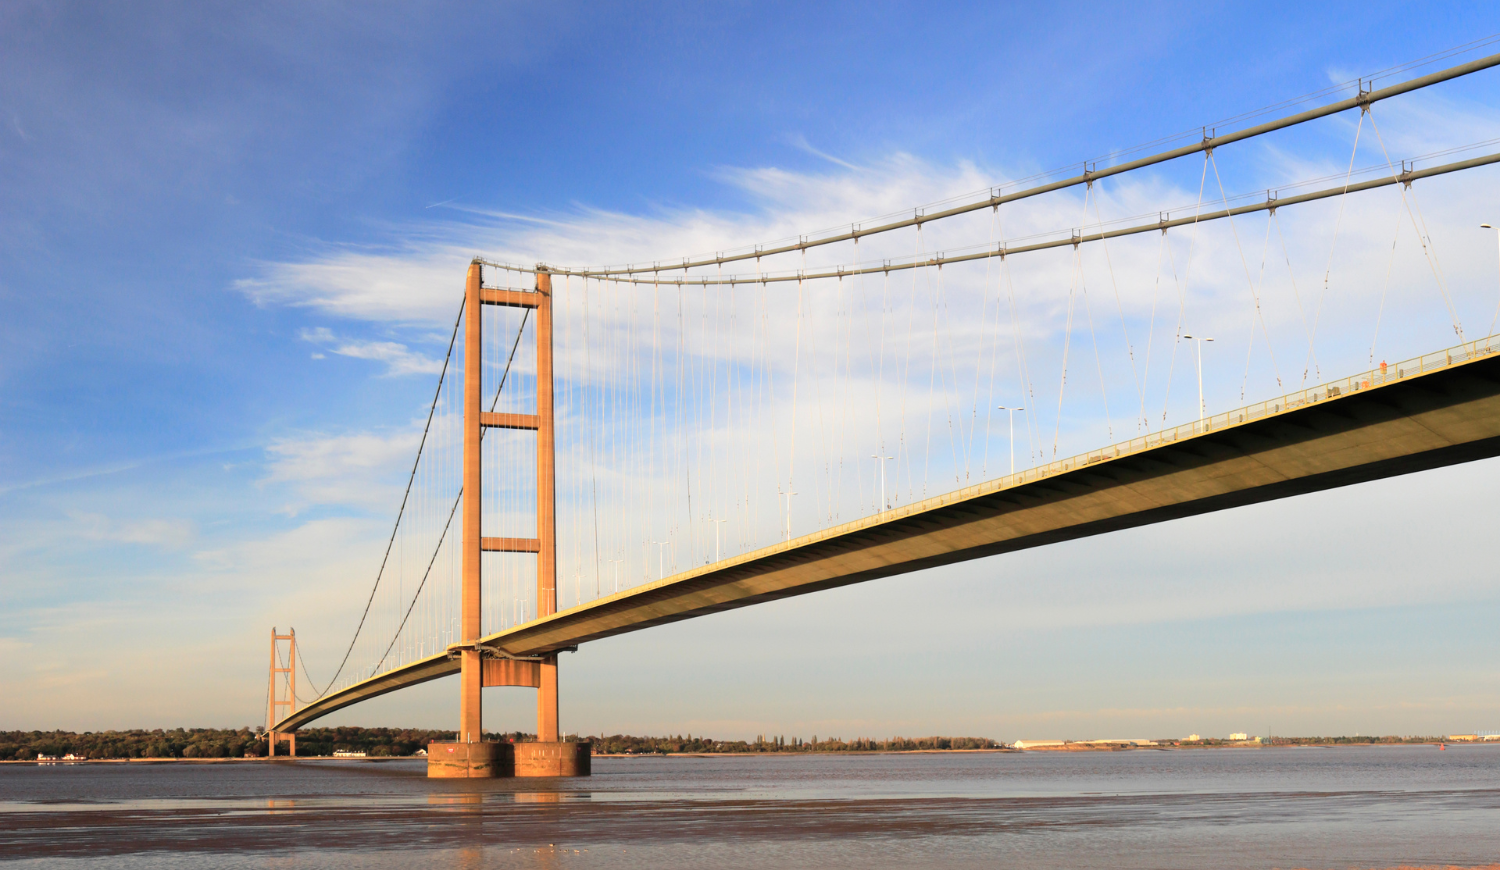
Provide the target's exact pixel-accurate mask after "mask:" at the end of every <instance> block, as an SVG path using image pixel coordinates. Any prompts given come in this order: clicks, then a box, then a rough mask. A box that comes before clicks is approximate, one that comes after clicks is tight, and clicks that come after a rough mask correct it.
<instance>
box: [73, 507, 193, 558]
mask: <svg viewBox="0 0 1500 870" xmlns="http://www.w3.org/2000/svg"><path fill="white" fill-rule="evenodd" d="M68 515H69V517H71V518H72V520H73V522H74V523H75V525H76V528H77V529H78V530H79V533H80V534H81V535H82V536H83V537H85V538H89V539H91V540H95V541H112V542H117V543H122V544H144V545H147V546H154V547H162V548H164V549H170V550H177V549H181V548H183V547H185V546H187V545H188V544H189V543H191V542H192V540H193V539H194V538H195V537H196V536H197V528H196V527H195V526H194V525H193V523H191V522H189V521H187V520H172V519H140V520H119V519H112V518H110V517H107V516H105V515H103V514H95V513H80V512H69V514H68Z"/></svg>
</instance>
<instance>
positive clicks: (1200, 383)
mask: <svg viewBox="0 0 1500 870" xmlns="http://www.w3.org/2000/svg"><path fill="white" fill-rule="evenodd" d="M1182 337H1183V338H1187V339H1191V340H1193V341H1196V342H1198V422H1199V423H1200V424H1201V423H1202V422H1203V418H1204V416H1206V415H1207V413H1208V406H1207V405H1204V404H1203V342H1205V341H1213V339H1211V338H1207V337H1205V336H1201V335H1200V336H1192V335H1183V336H1182Z"/></svg>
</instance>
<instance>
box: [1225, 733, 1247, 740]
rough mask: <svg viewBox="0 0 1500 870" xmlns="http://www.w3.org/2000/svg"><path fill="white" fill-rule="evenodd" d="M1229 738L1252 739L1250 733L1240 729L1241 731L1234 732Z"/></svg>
mask: <svg viewBox="0 0 1500 870" xmlns="http://www.w3.org/2000/svg"><path fill="white" fill-rule="evenodd" d="M1229 739H1230V740H1249V739H1250V735H1249V734H1246V733H1245V732H1243V731H1239V732H1236V733H1234V734H1231V735H1229Z"/></svg>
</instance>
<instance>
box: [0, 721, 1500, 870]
mask: <svg viewBox="0 0 1500 870" xmlns="http://www.w3.org/2000/svg"><path fill="white" fill-rule="evenodd" d="M424 773H425V765H424V764H423V763H422V762H417V761H406V760H401V761H390V762H380V763H360V762H355V763H347V762H326V761H325V762H317V761H311V762H298V763H294V764H292V763H287V764H274V765H272V764H254V763H252V764H239V763H235V764H217V765H209V764H160V765H130V766H125V765H75V766H67V765H58V766H47V767H36V766H30V765H0V861H6V862H9V863H11V865H12V866H17V867H28V868H29V867H37V868H42V867H60V868H92V867H110V868H137V867H139V868H146V867H152V868H157V867H166V868H178V867H182V868H187V867H193V868H199V867H222V868H261V867H267V868H270V867H274V868H292V870H301V868H323V867H328V868H335V867H336V868H381V870H384V868H398V867H399V868H409V867H417V866H419V867H423V868H455V870H480V868H609V870H615V868H620V870H624V868H642V870H644V868H653V870H673V868H700V867H716V868H719V867H722V868H741V867H745V868H750V867H755V868H778V867H787V868H793V867H795V868H809V867H810V868H859V870H878V868H887V867H891V868H895V867H903V868H904V867H917V866H922V867H926V866H941V867H945V868H969V867H986V868H992V867H1026V868H1043V870H1046V868H1068V870H1073V868H1112V870H1118V868H1124V870H1130V868H1153V870H1154V868H1195V870H1196V868H1205V867H1213V868H1293V867H1298V868H1301V867H1306V868H1341V870H1342V868H1354V867H1358V868H1385V867H1395V866H1400V865H1420V866H1447V865H1457V866H1465V867H1469V866H1478V865H1491V864H1497V863H1500V747H1451V748H1450V749H1449V750H1448V751H1446V752H1441V751H1439V750H1438V749H1437V748H1436V747H1432V746H1411V747H1380V748H1339V749H1305V748H1300V749H1261V750H1187V751H1133V752H1116V753H1104V752H1097V753H1066V754H1064V753H1025V754H1009V753H1007V754H996V753H974V754H969V753H964V754H932V755H865V756H859V755H849V756H837V755H835V756H802V757H789V756H758V757H708V758H631V759H615V758H601V759H595V761H594V776H593V777H590V778H587V779H576V780H514V779H512V780H476V781H470V782H459V781H451V780H450V781H442V780H436V781H434V780H428V779H426V777H425V776H424Z"/></svg>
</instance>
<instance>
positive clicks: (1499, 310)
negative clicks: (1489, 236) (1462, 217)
mask: <svg viewBox="0 0 1500 870" xmlns="http://www.w3.org/2000/svg"><path fill="white" fill-rule="evenodd" d="M1479 227H1480V229H1485V230H1495V242H1496V243H1497V244H1500V229H1496V228H1495V227H1492V226H1490V225H1489V224H1480V225H1479ZM1496 321H1500V303H1497V304H1496V305H1495V318H1494V320H1491V321H1490V334H1491V335H1494V334H1495V322H1496Z"/></svg>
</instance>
